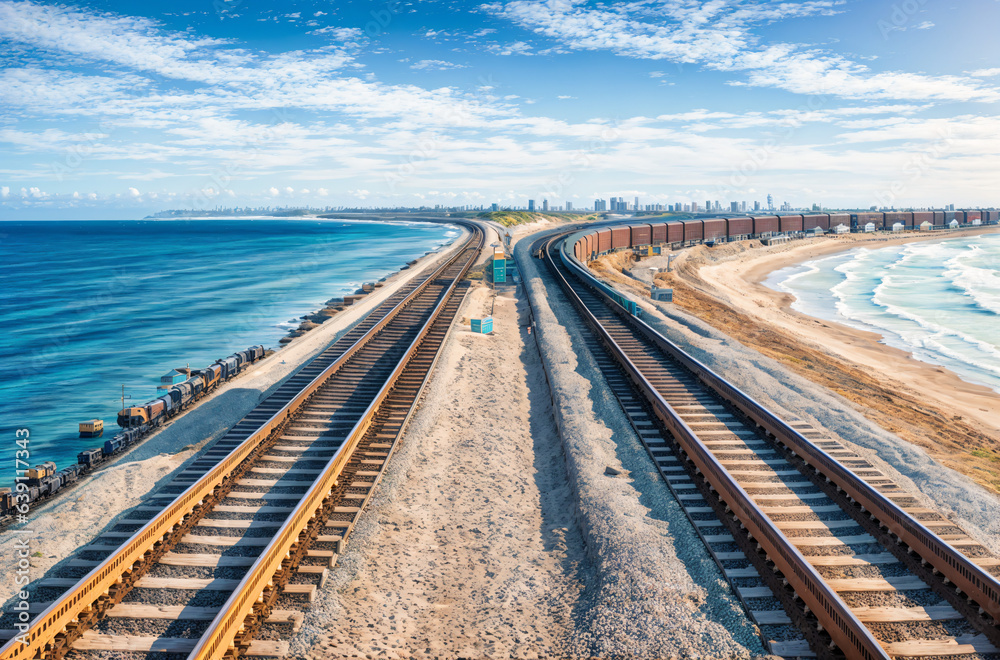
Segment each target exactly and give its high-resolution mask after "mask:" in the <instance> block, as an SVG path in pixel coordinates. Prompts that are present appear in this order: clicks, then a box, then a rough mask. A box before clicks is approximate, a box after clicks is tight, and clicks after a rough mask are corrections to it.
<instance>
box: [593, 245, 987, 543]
mask: <svg viewBox="0 0 1000 660" xmlns="http://www.w3.org/2000/svg"><path fill="white" fill-rule="evenodd" d="M820 240H822V239H820ZM855 240H857V239H855ZM884 244H885V243H880V245H884ZM736 245H742V246H743V247H742V248H738V247H734V248H733V249H734V250H739V249H743V250H746V251H748V252H753V253H755V254H758V253H759V254H761V255H765V254H766V253H767V252H770V250H765V249H763V248H759V247H758V248H753V249H748V248H747V247H746V244H745V243H744V244H731V245H730V247H732V246H736ZM791 246H792V247H788V246H784V247H783V248H779V249H778V250H774V252H776V253H778V254H777V258H776V259H775V260H774V261H775V264H774V266H773V267H774V268H780V267H783V266H784V265H789V264H790V263H794V261H792V259H793V257H791V256H789V255H783V254H782V253H783V252H789V251H791V250H801V252H799V254H802V253H805V252H809V247H810V246H809V245H808V244H804V243H803V244H799V243H793V244H791ZM852 246H853V245H848V246H847V247H852ZM821 249H822V250H823V251H825V253H829V252H830V251H833V250H836V249H838V246H837V245H836V244H835V243H833V242H831V243H829V244H827V245H824V246H822V248H821ZM841 249H843V248H842V247H841ZM714 250H719V249H718V248H714ZM706 251H707V250H706V248H700V247H699V248H693V249H689V250H685V251H684V252H681V253H679V254H681V255H682V256H680V257H679V258H678V259H677V260H676V261H675V262H674V265H675V266H678V265H679V266H681V267H680V268H679V269H678V270H677V271H675V275H674V276H672V277H673V279H672V282H671V283H672V284H674V285H675V286H678V287H679V288H677V289H675V304H670V303H659V302H652V301H650V300H649V298H644V297H641V296H640V295H637V292H638V289H630V288H629V286H628V285H627V284H624V283H623V282H622V281H623V280H625V278H624V276H623V275H621V274H618V275H617V278H615V280H614V281H615V285H616V286H617V287H618V288H619V290H622V291H624V292H626V294H627V295H629V297H631V298H633V299H634V300H636V301H637V302H638V303H639V304H640V305H641V306H642V308H643V310H644V316H643V318H644V320H645V321H646V322H647V323H649V324H650V325H652V326H653V327H655V328H656V329H658V330H659V331H660V332H662V333H663V334H664V335H665V336H667V337H668V338H669V339H671V340H672V341H674V342H676V343H677V344H678V345H679V346H681V348H683V349H684V350H686V351H688V352H689V353H691V354H692V355H694V356H695V357H696V358H697V359H699V360H701V361H702V362H704V363H705V364H707V365H708V366H709V367H710V368H712V369H714V370H716V371H717V372H718V373H720V374H721V375H723V376H724V377H725V378H727V379H729V380H730V381H731V382H733V383H734V384H735V385H736V386H737V387H739V388H741V389H742V390H743V391H744V392H746V393H747V394H749V395H750V396H751V397H753V398H755V399H757V400H758V401H760V402H761V403H763V404H764V405H766V406H768V407H770V408H771V409H773V410H774V411H776V412H777V413H778V414H780V415H782V416H784V417H786V418H795V417H798V418H801V419H803V420H805V421H807V422H809V423H811V424H813V425H815V426H816V427H817V428H824V429H826V430H827V431H829V432H830V434H831V437H833V438H837V439H839V440H842V441H844V442H845V444H847V445H848V446H849V447H851V448H852V449H855V450H856V451H858V453H860V454H861V455H863V456H865V457H866V458H868V459H869V460H870V461H872V462H873V463H874V464H875V465H876V466H877V467H880V468H881V469H883V470H884V471H885V472H886V473H887V474H888V475H889V476H891V477H892V478H893V479H894V480H895V481H896V482H897V483H899V484H900V485H901V486H902V487H903V488H905V489H907V490H908V491H910V492H913V493H915V494H917V495H918V496H919V497H920V498H922V499H923V501H924V504H925V505H927V506H930V507H934V508H937V509H938V510H940V511H942V512H943V513H944V514H945V515H947V516H948V517H949V518H951V519H952V520H954V521H955V522H956V523H957V524H959V525H960V526H961V527H963V528H964V529H965V530H966V531H967V532H968V533H969V534H970V535H971V536H973V537H974V538H976V539H977V540H979V541H980V542H982V543H984V544H985V545H987V546H988V547H990V548H991V549H992V550H993V551H994V552H1000V498H997V497H996V496H995V495H994V494H992V493H990V492H989V491H987V490H986V489H985V488H984V487H983V486H981V485H980V484H978V483H975V482H974V481H973V480H972V479H970V478H969V477H968V476H966V475H965V474H963V473H961V472H959V471H957V470H955V469H952V468H951V467H949V466H950V465H951V464H953V459H954V458H955V456H956V455H957V454H958V453H960V452H961V451H965V450H968V449H971V448H972V447H970V446H968V440H967V439H966V446H965V447H963V448H961V449H960V450H956V451H952V452H942V451H941V445H939V444H938V445H935V443H936V442H939V441H941V440H942V439H949V441H953V442H956V443H957V442H959V441H960V440H961V439H962V438H964V437H966V436H969V435H971V434H979V435H977V436H976V437H982V438H986V440H987V441H988V440H989V439H990V438H991V437H992V438H997V433H996V431H995V430H994V431H993V432H992V433H990V434H988V435H987V432H988V429H987V430H985V431H977V430H976V428H975V427H973V426H972V420H967V419H966V420H962V419H955V417H952V416H948V415H944V414H942V413H941V412H939V411H936V410H935V409H934V407H933V405H932V404H933V402H932V401H929V400H928V399H927V398H926V397H925V396H916V395H914V394H913V393H909V392H908V391H907V390H906V389H905V388H904V386H903V385H902V384H901V383H899V381H896V380H894V379H889V378H888V377H887V376H885V375H884V374H882V373H879V372H875V373H874V374H871V373H869V371H868V370H865V369H863V368H861V367H859V366H856V365H853V364H851V363H849V362H847V361H846V360H844V359H842V358H840V357H839V356H833V355H831V354H829V353H827V352H826V351H824V350H823V347H822V345H818V346H814V345H813V343H812V342H809V343H807V342H805V341H802V340H800V339H799V335H798V333H793V332H791V331H786V330H785V329H784V328H783V327H781V326H780V325H778V324H777V323H775V324H771V323H767V322H764V321H763V320H761V317H758V316H756V314H765V313H776V311H775V308H776V305H774V303H771V302H769V301H770V300H772V297H771V296H770V295H765V294H767V291H766V290H765V291H764V292H763V293H760V294H754V293H750V292H749V291H752V289H751V290H748V293H747V294H746V295H752V296H753V297H751V298H748V299H747V300H742V301H734V300H733V298H739V297H740V296H742V295H744V294H734V293H731V288H730V287H743V286H744V283H742V282H735V281H734V280H736V279H737V276H736V275H733V276H731V280H730V281H728V282H726V288H725V289H723V290H722V291H721V294H722V295H720V297H714V296H713V295H712V293H713V292H714V291H715V289H714V288H712V287H710V286H709V285H708V284H705V283H704V282H703V281H701V280H696V279H695V278H696V276H697V272H698V270H699V269H702V268H703V267H704V266H706V262H705V261H700V260H699V259H701V258H703V257H704V255H705V253H706ZM721 252H722V251H719V252H716V254H720V253H721ZM720 257H721V258H720V259H719V260H718V262H717V263H712V264H710V265H711V266H712V267H714V266H717V265H721V264H722V263H723V262H724V261H725V260H728V257H726V256H724V255H722V254H720ZM741 258H742V259H748V260H749V259H752V258H753V257H749V256H743V257H741ZM762 258H765V259H770V257H764V256H762ZM802 258H809V257H808V256H804V257H802ZM682 260H683V261H682ZM644 262H645V260H644ZM685 262H686V263H687V264H688V267H687V268H685V267H684V264H685ZM650 263H652V262H650ZM599 269H600V270H602V272H604V273H609V269H608V268H607V267H605V266H599ZM763 270H764V271H766V270H767V269H766V268H765V269H763ZM760 276H761V277H762V276H763V272H762V273H761V274H760ZM658 279H659V277H658ZM680 296H686V299H685V298H680ZM731 304H732V305H734V306H735V305H737V304H744V305H747V307H745V308H741V311H740V313H737V312H735V311H734V309H733V307H730V305H731ZM750 305H758V307H760V309H761V310H763V311H755V312H754V313H755V316H753V317H752V318H750V313H749V310H750V309H751V308H750V307H749V306H750ZM768 305H771V308H770V309H767V306H768ZM742 309H747V310H748V311H747V312H745V313H744V312H742ZM793 314H794V313H790V315H793ZM804 318H806V317H804ZM806 321H807V322H808V323H812V322H813V321H814V319H808V318H806ZM813 325H816V324H815V323H813ZM716 326H718V327H716ZM720 327H723V328H724V330H725V331H723V330H720V329H719V328H720ZM847 330H850V329H849V328H848V329H847ZM876 346H879V347H881V349H882V350H891V349H886V347H885V346H882V345H879V344H876ZM911 361H912V362H913V363H914V364H913V368H914V369H930V370H931V371H933V370H936V369H938V368H937V367H929V366H928V365H924V364H923V363H920V362H917V361H916V360H911ZM821 376H822V378H820V377H821ZM820 380H822V382H818V381H820ZM859 390H861V391H863V392H864V393H865V394H866V396H870V397H871V398H870V399H868V400H867V401H864V402H862V403H863V405H862V403H859V402H858V401H856V400H855V398H856V397H855V395H856V393H857V391H859ZM992 405H993V406H995V405H996V404H995V403H994V404H992ZM873 418H877V419H878V420H879V422H880V423H876V422H875V421H873ZM927 420H932V421H933V422H934V424H931V423H930V422H927ZM925 424H926V425H927V428H926V429H925V430H923V431H921V428H923V427H924V425H925ZM935 424H936V425H935ZM948 434H951V435H948ZM904 436H906V437H904ZM911 437H912V438H913V439H914V440H916V441H917V442H913V441H911V440H910V439H909V438H911ZM918 443H920V444H918ZM922 445H931V446H932V447H934V446H936V448H937V451H932V450H928V449H927V448H926V447H925V446H922Z"/></svg>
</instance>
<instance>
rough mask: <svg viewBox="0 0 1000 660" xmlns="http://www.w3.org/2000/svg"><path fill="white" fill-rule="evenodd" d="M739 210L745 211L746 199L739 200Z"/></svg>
mask: <svg viewBox="0 0 1000 660" xmlns="http://www.w3.org/2000/svg"><path fill="white" fill-rule="evenodd" d="M740 211H741V212H743V213H746V212H747V203H746V201H742V202H740Z"/></svg>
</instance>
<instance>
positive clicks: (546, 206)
mask: <svg viewBox="0 0 1000 660" xmlns="http://www.w3.org/2000/svg"><path fill="white" fill-rule="evenodd" d="M542 210H543V211H548V210H549V200H547V199H543V200H542Z"/></svg>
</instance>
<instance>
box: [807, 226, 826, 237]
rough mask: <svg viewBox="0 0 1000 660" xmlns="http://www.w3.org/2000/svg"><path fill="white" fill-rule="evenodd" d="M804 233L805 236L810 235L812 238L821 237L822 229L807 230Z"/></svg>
mask: <svg viewBox="0 0 1000 660" xmlns="http://www.w3.org/2000/svg"><path fill="white" fill-rule="evenodd" d="M805 233H806V236H809V235H812V236H822V235H823V233H824V232H823V228H822V227H813V228H812V229H807V230H806V232H805Z"/></svg>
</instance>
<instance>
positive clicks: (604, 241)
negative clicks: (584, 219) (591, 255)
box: [596, 229, 611, 254]
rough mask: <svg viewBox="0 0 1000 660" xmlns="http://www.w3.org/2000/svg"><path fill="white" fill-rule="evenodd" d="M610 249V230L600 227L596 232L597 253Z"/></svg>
mask: <svg viewBox="0 0 1000 660" xmlns="http://www.w3.org/2000/svg"><path fill="white" fill-rule="evenodd" d="M610 251H611V230H610V229H600V230H598V232H597V250H596V252H597V254H603V253H605V252H610Z"/></svg>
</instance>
